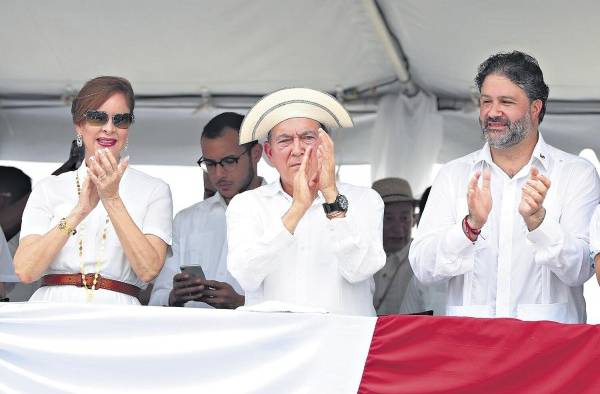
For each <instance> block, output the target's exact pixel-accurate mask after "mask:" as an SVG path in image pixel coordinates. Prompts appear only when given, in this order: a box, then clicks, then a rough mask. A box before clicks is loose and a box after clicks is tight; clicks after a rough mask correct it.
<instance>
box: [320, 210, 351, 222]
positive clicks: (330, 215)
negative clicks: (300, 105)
mask: <svg viewBox="0 0 600 394" xmlns="http://www.w3.org/2000/svg"><path fill="white" fill-rule="evenodd" d="M345 213H346V211H333V212H329V213H327V214H325V216H327V219H329V220H331V219H335V218H339V217H342V216H344V214H345Z"/></svg>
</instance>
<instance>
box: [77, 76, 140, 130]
mask: <svg viewBox="0 0 600 394" xmlns="http://www.w3.org/2000/svg"><path fill="white" fill-rule="evenodd" d="M115 93H122V94H123V96H125V100H126V101H127V106H128V107H129V112H130V113H132V114H133V108H134V107H135V95H134V94H133V88H132V87H131V84H130V83H129V81H128V80H126V79H125V78H121V77H111V76H103V77H96V78H94V79H90V80H89V81H87V82H86V83H85V85H83V87H82V88H81V90H80V91H79V93H77V96H76V97H75V99H73V103H72V104H71V116H72V117H73V123H75V124H79V123H80V122H82V121H83V120H84V118H85V113H86V112H87V111H90V110H94V109H98V107H100V106H101V105H102V104H104V102H105V101H106V100H108V99H109V98H110V97H111V96H112V95H113V94H115Z"/></svg>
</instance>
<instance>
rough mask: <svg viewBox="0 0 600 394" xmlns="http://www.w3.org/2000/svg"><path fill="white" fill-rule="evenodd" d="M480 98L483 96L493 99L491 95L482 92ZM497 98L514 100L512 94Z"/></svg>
mask: <svg viewBox="0 0 600 394" xmlns="http://www.w3.org/2000/svg"><path fill="white" fill-rule="evenodd" d="M480 98H482V99H484V98H485V99H493V97H492V96H488V95H487V94H482V95H481V97H480ZM498 99H500V100H507V99H508V100H516V98H515V97H513V96H498Z"/></svg>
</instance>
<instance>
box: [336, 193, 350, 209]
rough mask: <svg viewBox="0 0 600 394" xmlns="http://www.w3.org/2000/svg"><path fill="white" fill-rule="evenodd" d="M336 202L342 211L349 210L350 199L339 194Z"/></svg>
mask: <svg viewBox="0 0 600 394" xmlns="http://www.w3.org/2000/svg"><path fill="white" fill-rule="evenodd" d="M335 202H336V203H337V204H338V205H339V207H340V208H341V209H342V211H347V210H348V199H347V198H346V196H344V195H343V194H339V195H338V196H337V198H336V199H335Z"/></svg>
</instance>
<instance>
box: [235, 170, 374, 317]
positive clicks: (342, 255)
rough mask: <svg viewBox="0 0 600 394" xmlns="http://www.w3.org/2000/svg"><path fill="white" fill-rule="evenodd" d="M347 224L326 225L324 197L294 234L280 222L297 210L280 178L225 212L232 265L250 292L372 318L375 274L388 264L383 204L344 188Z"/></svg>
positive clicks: (363, 191) (250, 298) (256, 297)
mask: <svg viewBox="0 0 600 394" xmlns="http://www.w3.org/2000/svg"><path fill="white" fill-rule="evenodd" d="M337 188H338V190H339V192H340V193H341V194H343V195H345V196H346V197H347V198H348V201H349V209H348V212H347V214H346V217H345V218H337V219H333V220H329V219H327V217H326V216H325V213H324V211H323V207H322V204H323V203H324V202H325V200H324V199H323V197H322V195H321V194H320V193H319V195H318V197H317V198H316V199H315V201H313V203H312V205H311V207H310V208H309V209H308V211H307V212H306V214H305V215H304V216H303V217H302V219H301V220H300V222H299V223H298V226H297V227H296V230H295V232H294V234H290V233H289V231H288V230H287V229H286V228H285V227H284V225H283V223H282V221H281V218H282V216H283V215H284V214H285V213H286V212H287V210H288V209H289V208H290V206H291V204H292V197H291V196H289V195H288V194H287V193H285V192H284V191H283V189H282V188H281V184H280V182H279V179H278V180H277V181H275V182H274V183H271V184H269V185H266V186H262V187H259V188H258V189H254V190H250V191H248V192H245V193H242V194H239V195H237V196H235V197H234V198H233V199H232V200H231V202H230V203H229V208H228V209H227V234H228V244H229V256H228V260H227V266H228V268H229V271H230V272H231V274H232V275H233V276H234V277H235V278H236V279H237V280H238V282H239V283H240V285H241V286H242V288H243V289H244V290H245V292H246V305H254V304H257V303H260V302H263V301H280V302H285V303H290V304H297V305H304V306H309V307H316V308H322V309H325V310H327V311H329V312H332V313H339V314H350V315H364V316H374V315H375V309H374V308H373V291H374V281H373V274H374V273H375V272H377V271H378V270H379V269H380V268H381V267H383V265H384V264H385V252H384V251H383V241H382V233H383V201H382V200H381V197H379V195H378V194H377V193H376V192H375V191H374V190H372V189H370V188H364V187H358V186H353V185H349V184H344V183H340V184H338V185H337Z"/></svg>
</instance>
